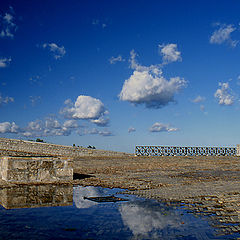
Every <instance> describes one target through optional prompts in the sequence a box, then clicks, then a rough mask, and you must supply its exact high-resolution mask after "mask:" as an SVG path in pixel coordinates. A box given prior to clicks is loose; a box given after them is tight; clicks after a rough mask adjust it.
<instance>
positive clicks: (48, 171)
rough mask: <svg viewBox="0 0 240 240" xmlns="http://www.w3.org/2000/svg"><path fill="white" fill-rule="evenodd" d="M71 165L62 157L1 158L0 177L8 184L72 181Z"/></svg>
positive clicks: (67, 159)
mask: <svg viewBox="0 0 240 240" xmlns="http://www.w3.org/2000/svg"><path fill="white" fill-rule="evenodd" d="M72 165H73V163H72V161H71V159H69V158H64V157H58V158H56V157H55V158H54V157H9V156H8V157H1V158H0V177H1V179H2V180H5V181H8V182H27V183H33V182H56V181H68V180H73V166H72Z"/></svg>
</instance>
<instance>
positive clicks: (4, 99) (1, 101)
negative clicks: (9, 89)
mask: <svg viewBox="0 0 240 240" xmlns="http://www.w3.org/2000/svg"><path fill="white" fill-rule="evenodd" d="M11 102H14V98H13V97H2V96H1V94H0V106H1V105H4V104H8V103H11Z"/></svg>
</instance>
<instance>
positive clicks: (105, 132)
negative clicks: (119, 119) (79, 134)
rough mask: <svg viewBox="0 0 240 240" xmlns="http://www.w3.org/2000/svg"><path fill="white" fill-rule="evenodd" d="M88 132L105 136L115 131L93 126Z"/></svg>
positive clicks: (111, 134)
mask: <svg viewBox="0 0 240 240" xmlns="http://www.w3.org/2000/svg"><path fill="white" fill-rule="evenodd" d="M87 133H88V134H93V135H100V136H103V137H109V136H113V133H112V132H111V131H109V130H108V129H105V130H101V131H100V130H98V129H96V128H93V129H91V130H88V131H87Z"/></svg>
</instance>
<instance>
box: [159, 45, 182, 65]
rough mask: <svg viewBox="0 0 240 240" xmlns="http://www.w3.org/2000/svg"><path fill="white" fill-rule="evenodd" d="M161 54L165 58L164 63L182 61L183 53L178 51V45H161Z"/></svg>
mask: <svg viewBox="0 0 240 240" xmlns="http://www.w3.org/2000/svg"><path fill="white" fill-rule="evenodd" d="M158 47H159V51H160V54H161V55H162V56H163V57H162V58H163V63H164V64H167V63H170V62H176V61H180V62H181V61H182V57H181V52H180V51H178V50H177V44H174V43H170V44H166V45H165V44H164V45H159V46H158Z"/></svg>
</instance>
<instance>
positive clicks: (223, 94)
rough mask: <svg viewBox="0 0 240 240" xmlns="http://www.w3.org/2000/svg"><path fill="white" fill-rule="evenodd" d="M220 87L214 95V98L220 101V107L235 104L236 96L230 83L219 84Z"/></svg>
mask: <svg viewBox="0 0 240 240" xmlns="http://www.w3.org/2000/svg"><path fill="white" fill-rule="evenodd" d="M219 87H220V88H218V89H217V91H216V92H215V94H214V97H215V98H217V99H218V103H219V104H220V105H226V106H229V105H232V104H233V103H234V96H233V95H232V93H231V89H230V87H229V83H228V82H225V83H219Z"/></svg>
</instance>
